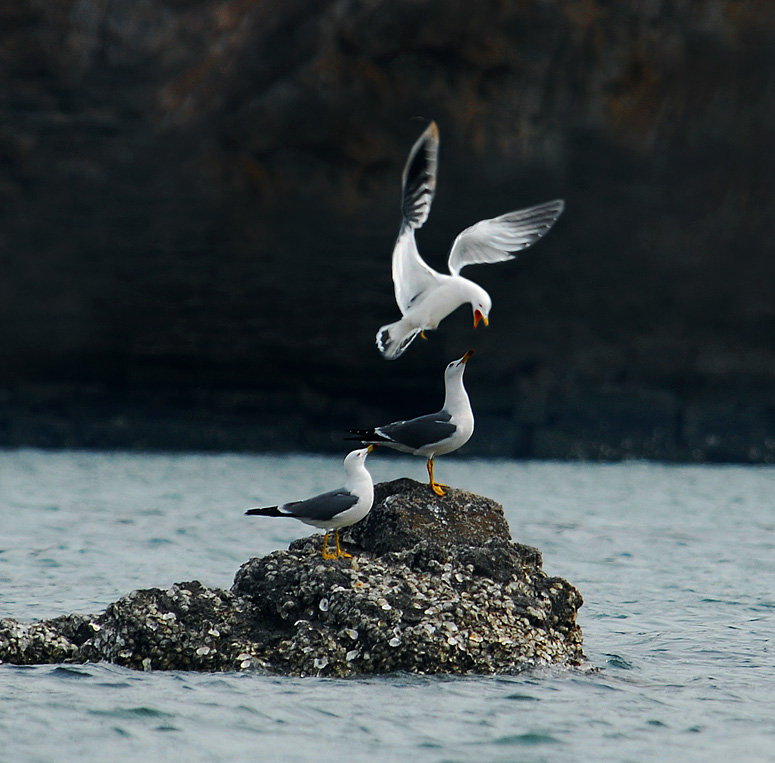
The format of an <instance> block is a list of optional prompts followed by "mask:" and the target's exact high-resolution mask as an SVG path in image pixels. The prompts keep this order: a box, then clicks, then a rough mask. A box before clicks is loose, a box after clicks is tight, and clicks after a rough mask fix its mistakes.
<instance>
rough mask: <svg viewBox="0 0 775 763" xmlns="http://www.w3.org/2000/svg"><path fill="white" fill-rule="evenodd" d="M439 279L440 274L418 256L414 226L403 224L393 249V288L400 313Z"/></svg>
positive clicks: (434, 285)
mask: <svg viewBox="0 0 775 763" xmlns="http://www.w3.org/2000/svg"><path fill="white" fill-rule="evenodd" d="M440 280H441V276H440V274H439V273H437V272H436V271H435V270H434V269H433V268H430V267H428V265H426V264H425V261H424V260H423V259H422V257H420V253H419V252H418V251H417V243H416V242H415V240H414V228H410V227H409V226H408V225H404V227H403V228H401V233H400V234H399V235H398V240H397V241H396V245H395V248H394V249H393V288H394V290H395V293H396V303H397V304H398V309H399V310H400V311H401V314H402V315H406V311H407V310H408V309H409V308H410V307H411V306H412V305H413V304H414V303H415V302H416V301H417V300H418V299H419V298H420V297H422V296H423V294H425V293H426V292H427V291H430V290H431V289H433V288H435V287H436V285H437V284H438V282H439V281H440Z"/></svg>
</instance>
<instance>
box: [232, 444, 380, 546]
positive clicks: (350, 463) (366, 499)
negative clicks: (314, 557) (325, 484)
mask: <svg viewBox="0 0 775 763" xmlns="http://www.w3.org/2000/svg"><path fill="white" fill-rule="evenodd" d="M372 450H374V446H372V445H369V447H368V448H362V449H361V450H353V451H352V452H350V453H348V454H347V456H345V459H344V470H345V472H347V480H346V481H345V483H344V487H341V488H339V489H338V490H331V491H330V492H328V493H323V494H321V495H316V496H314V497H313V498H307V500H306V501H292V502H291V503H284V504H283V505H282V506H269V507H267V508H265V509H249V510H248V511H246V512H245V514H251V515H258V516H263V517H293V518H294V519H299V520H301V521H302V522H304V524H305V525H312V526H313V527H319V528H321V529H323V530H325V531H326V534H325V537H324V538H323V558H324V559H336V558H337V557H339V556H345V557H348V558H351V557H352V554H348V553H347V552H346V551H342V549H341V548H340V546H339V528H340V527H349V526H350V525H354V524H355V523H356V522H360V521H361V520H362V519H363V518H364V517H365V516H366V515H367V514H368V513H369V511H371V505H372V503H374V483H373V482H372V480H371V474H369V472H368V470H367V469H366V456H368V455H369V453H371V451H372ZM331 530H333V531H334V538H335V539H336V553H335V554H334V553H331V554H329V553H328V536H329V535H330V533H331Z"/></svg>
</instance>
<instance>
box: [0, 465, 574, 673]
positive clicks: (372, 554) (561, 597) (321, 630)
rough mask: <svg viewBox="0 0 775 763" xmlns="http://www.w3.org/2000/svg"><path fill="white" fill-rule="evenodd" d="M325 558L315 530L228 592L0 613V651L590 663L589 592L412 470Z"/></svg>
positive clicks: (507, 667)
mask: <svg viewBox="0 0 775 763" xmlns="http://www.w3.org/2000/svg"><path fill="white" fill-rule="evenodd" d="M375 492H376V495H377V501H376V504H375V506H374V508H373V509H372V512H371V514H370V515H369V517H367V519H366V520H364V521H363V522H362V523H360V524H359V525H356V526H355V527H353V528H352V529H351V531H350V533H349V534H347V535H346V544H350V549H351V551H352V552H353V554H354V556H353V558H352V559H347V558H341V559H337V560H334V561H324V560H323V559H322V557H321V553H320V549H321V541H322V536H319V535H314V536H311V537H308V538H303V539H300V540H297V541H294V542H293V543H292V544H291V546H290V548H289V549H288V550H287V551H275V552H273V553H271V554H269V555H268V556H266V557H263V558H261V559H251V560H250V561H248V562H246V563H245V564H244V565H243V566H242V567H241V568H240V569H239V570H238V572H237V574H236V576H235V580H234V585H233V586H232V589H231V591H223V590H219V589H211V588H207V587H206V586H203V585H202V584H201V583H199V582H198V581H193V582H188V583H179V584H176V585H173V586H171V587H170V588H169V589H167V590H161V589H158V588H152V589H148V590H143V591H134V592H132V593H130V594H129V595H127V596H125V597H123V598H122V599H120V600H119V601H117V602H115V603H114V604H111V605H110V606H109V607H108V608H107V609H106V610H105V612H103V613H102V614H100V615H96V616H91V617H89V616H84V615H69V616H66V617H61V618H57V619H55V620H49V621H44V622H42V623H34V624H22V623H17V622H16V621H13V620H3V621H0V660H3V661H6V662H12V663H16V664H32V663H43V662H92V661H98V660H107V661H109V662H113V663H116V664H118V665H124V666H126V667H130V668H135V669H144V670H150V669H165V670H200V671H224V670H244V669H248V668H252V669H259V670H265V671H267V672H272V673H282V674H291V675H326V676H351V675H363V674H379V673H389V672H395V671H408V672H415V673H498V672H516V671H520V670H523V669H525V668H528V667H531V666H534V665H538V664H558V665H567V666H578V665H581V664H582V663H583V661H584V655H583V651H582V636H581V629H580V628H579V626H578V625H577V623H576V612H577V611H578V609H579V607H580V606H581V604H582V599H581V595H580V594H579V592H578V591H577V590H576V589H575V588H574V587H573V586H572V585H570V584H569V583H568V582H567V581H565V580H562V579H560V578H550V577H548V576H547V575H546V574H545V573H544V572H543V570H542V568H541V554H540V552H539V551H538V550H537V549H534V548H531V547H529V546H523V545H520V544H518V543H514V542H513V541H511V539H510V535H509V531H508V526H507V524H506V521H505V519H504V517H503V509H502V508H501V507H500V506H499V505H498V504H497V503H495V502H493V501H491V500H490V499H487V498H483V497H481V496H477V495H474V494H472V493H467V492H465V491H462V490H455V489H449V490H448V492H447V495H446V496H445V497H443V498H439V497H438V496H436V495H434V494H433V493H432V492H431V491H430V490H429V489H428V487H427V485H421V484H419V483H417V482H414V481H412V480H396V481H394V482H390V483H382V484H380V485H377V486H376V491H375Z"/></svg>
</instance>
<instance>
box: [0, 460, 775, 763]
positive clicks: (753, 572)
mask: <svg viewBox="0 0 775 763" xmlns="http://www.w3.org/2000/svg"><path fill="white" fill-rule="evenodd" d="M369 468H370V469H371V471H372V473H373V475H374V477H375V480H376V481H382V480H388V479H394V478H397V477H401V476H410V477H414V478H416V479H423V477H424V473H425V472H424V464H423V462H422V460H421V459H412V458H409V457H401V456H398V455H395V454H390V453H388V454H383V453H381V452H377V453H375V454H373V455H372V456H371V457H370V458H369ZM436 471H437V479H439V480H441V481H443V482H448V483H450V484H452V485H455V486H457V487H461V488H465V489H467V490H471V491H473V492H476V493H480V494H483V495H487V496H489V497H491V498H494V499H495V500H497V501H499V502H500V503H502V504H503V506H504V508H505V511H506V517H507V519H508V521H509V525H510V527H511V531H512V535H513V536H514V538H515V539H516V540H518V541H520V542H522V543H527V544H530V545H534V546H537V547H538V548H539V549H541V551H542V552H543V558H544V569H545V571H546V572H547V574H549V575H559V576H562V577H565V578H567V579H568V580H569V581H570V582H572V583H573V584H574V585H576V586H577V587H578V588H579V590H580V591H581V593H582V595H583V597H584V602H585V603H584V606H583V607H582V609H581V610H580V613H579V622H580V624H581V626H582V629H583V631H584V645H585V651H586V654H587V656H588V658H589V662H590V668H591V669H586V670H570V669H561V668H541V669H537V670H534V671H531V672H527V673H523V674H521V675H517V676H463V677H459V676H415V675H405V674H399V675H389V676H380V677H368V678H360V679H346V680H337V679H329V678H321V677H310V678H286V677H277V676H265V675H257V674H254V673H239V674H238V673H226V674H197V673H182V672H173V673H166V672H148V673H142V672H134V671H131V670H127V669H124V668H119V667H116V666H114V665H108V664H96V665H67V666H64V665H60V666H57V665H40V666H32V667H18V666H12V665H0V760H2V761H71V760H72V761H78V762H79V763H89V762H90V761H139V760H142V761H167V760H176V761H253V760H257V761H258V760H266V761H272V760H284V761H304V760H315V761H329V760H330V761H334V760H336V761H343V760H368V761H407V760H411V761H415V760H417V761H558V760H568V761H682V763H685V762H686V761H725V762H727V761H731V760H735V761H737V760H740V761H773V760H775V654H773V634H775V468H772V467H747V466H669V465H660V464H651V463H621V464H589V463H543V462H542V463H535V462H527V463H523V462H513V461H490V460H462V459H459V460H456V459H453V458H442V459H439V460H438V461H437V464H436ZM342 474H343V472H342V468H341V459H340V458H334V457H328V456H311V455H282V456H280V455H278V456H254V455H232V454H226V455H146V454H142V455H138V454H131V453H98V452H81V451H67V452H44V451H36V450H21V451H0V618H2V617H14V618H17V619H19V620H22V621H32V620H40V619H44V618H50V617H55V616H57V615H60V614H64V613H69V612H82V613H96V612H99V611H101V610H102V609H104V608H105V606H106V605H107V604H109V603H110V602H111V601H114V600H116V599H118V598H119V597H121V596H122V595H124V594H126V593H128V592H129V591H131V590H133V589H136V588H148V587H153V586H159V587H167V586H169V585H170V584H171V583H174V582H179V581H187V580H200V581H201V582H202V583H203V584H205V585H208V586H220V587H224V588H228V587H229V586H230V585H231V582H232V579H233V576H234V573H235V572H236V570H237V568H238V567H239V565H240V564H241V563H242V562H244V561H245V560H247V559H248V558H249V557H251V556H258V555H263V554H266V553H268V552H270V551H272V550H274V549H278V548H284V547H286V546H287V544H288V543H289V542H290V541H291V540H293V539H294V538H296V537H299V536H300V535H304V534H308V533H309V532H310V528H308V527H306V526H304V525H301V524H299V523H298V522H295V521H294V520H290V519H288V520H286V519H281V520H277V519H270V518H263V517H245V516H244V515H243V512H244V510H245V509H246V508H249V507H251V506H258V505H269V504H274V503H277V502H282V501H285V500H291V499H296V498H303V497H306V496H308V495H311V494H313V493H316V492H321V491H324V490H327V489H330V488H334V487H338V486H339V485H340V484H341V482H342Z"/></svg>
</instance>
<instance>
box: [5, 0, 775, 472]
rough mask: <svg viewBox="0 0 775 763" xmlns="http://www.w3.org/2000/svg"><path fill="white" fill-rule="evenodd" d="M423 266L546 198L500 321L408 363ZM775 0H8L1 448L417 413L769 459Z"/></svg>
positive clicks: (678, 451) (514, 443) (299, 437)
mask: <svg viewBox="0 0 775 763" xmlns="http://www.w3.org/2000/svg"><path fill="white" fill-rule="evenodd" d="M415 116H418V117H424V118H434V119H436V120H437V121H438V123H439V127H440V130H441V152H440V169H439V189H438V194H437V196H436V200H435V203H434V207H433V210H432V214H431V217H430V219H429V221H428V223H427V224H426V226H425V228H424V229H423V230H422V232H421V236H420V246H421V248H422V250H423V251H424V253H425V256H426V258H427V259H428V261H429V262H430V263H431V264H433V265H434V266H436V267H439V268H441V267H443V264H444V262H445V259H446V252H447V249H448V247H449V245H450V243H451V241H452V239H453V238H454V236H455V235H456V234H457V233H458V232H459V231H460V230H461V229H462V228H463V227H465V226H467V225H469V224H471V223H473V222H475V221H476V220H478V219H480V218H482V217H491V216H494V215H496V214H500V213H502V212H505V211H507V210H510V209H514V208H518V207H521V206H528V205H531V204H534V203H538V202H541V201H546V200H549V199H552V198H557V197H561V198H564V199H565V200H566V202H567V207H566V212H565V213H564V215H563V216H562V217H561V219H560V221H559V222H558V224H557V225H556V227H555V228H554V230H553V231H552V232H551V233H550V234H549V235H548V236H547V237H546V239H544V240H543V241H541V242H539V243H538V244H537V245H536V246H535V247H534V248H532V249H530V250H527V251H526V252H525V253H524V254H522V255H521V256H520V257H519V259H518V260H517V261H516V262H512V263H507V264H502V265H495V266H488V267H478V268H476V269H474V268H471V270H470V272H467V273H466V274H467V275H468V276H469V277H471V278H474V279H475V280H477V281H478V282H479V283H481V284H482V285H483V286H484V287H485V288H487V289H488V290H489V291H490V293H491V294H492V296H493V302H494V308H493V312H492V315H491V319H492V320H491V323H490V327H489V328H488V329H485V330H481V329H480V330H478V331H477V332H476V334H474V333H473V332H472V328H471V318H470V315H469V314H468V312H466V311H464V310H461V311H459V313H456V314H455V315H453V316H451V317H450V318H449V319H447V321H445V323H444V324H443V325H442V327H441V328H440V330H439V331H437V332H435V333H434V334H432V335H431V336H430V339H429V341H428V342H425V343H422V344H421V346H420V343H419V342H418V343H415V344H416V346H414V345H413V346H412V347H411V348H410V350H409V351H408V352H407V354H406V355H405V356H404V357H403V358H401V359H399V360H398V361H395V362H393V363H387V362H385V361H384V360H382V359H381V358H380V357H379V355H378V353H377V351H376V348H375V347H374V341H373V340H374V334H375V332H376V329H377V328H378V327H379V326H380V325H381V324H383V323H386V322H388V321H392V320H394V319H395V318H396V317H397V309H396V306H395V303H394V300H393V294H392V283H391V280H390V254H391V250H392V245H393V242H394V239H395V236H396V234H397V231H398V224H399V219H400V214H399V199H400V173H401V169H402V167H403V163H404V161H405V159H406V155H407V152H408V150H409V148H410V147H411V145H412V143H413V141H414V140H415V139H416V137H417V136H418V135H419V134H420V132H422V129H423V127H424V124H425V123H424V122H423V121H419V120H415V119H412V117H415ZM773 138H775V6H773V5H772V3H771V2H770V0H705V1H703V0H700V1H697V0H693V1H690V0H673V1H672V2H670V1H668V0H644V1H643V2H637V3H612V2H606V1H604V0H568V1H567V2H560V1H559V0H521V1H517V0H482V1H481V2H477V3H470V2H464V1H463V0H460V1H457V0H450V1H449V2H432V1H430V0H390V1H388V0H360V1H358V0H328V1H326V0H316V1H315V2H313V1H312V0H282V1H280V0H59V1H58V2H55V3H52V2H49V1H44V0H5V1H4V2H3V3H2V5H0V273H1V275H0V390H1V391H0V444H5V445H20V444H34V445H44V446H46V445H51V446H60V445H78V446H83V445H85V446H120V447H164V448H170V447H172V448H178V447H182V448H185V447H201V448H226V447H228V448H251V449H270V448H285V447H289V448H305V449H310V448H311V449H325V450H334V451H339V452H342V451H343V449H344V446H343V443H342V442H341V440H340V432H341V430H343V429H344V428H346V427H352V426H368V425H373V424H375V423H384V422H385V420H389V419H393V418H397V417H408V416H413V415H417V414H420V413H426V412H428V411H430V410H433V409H435V408H436V407H438V406H439V405H440V403H441V399H442V395H443V388H442V370H443V367H444V365H445V364H446V363H447V362H448V361H449V360H452V359H454V358H456V357H459V356H460V355H462V353H463V352H464V351H465V350H467V349H469V347H475V348H476V350H477V354H476V356H475V358H474V360H473V361H472V362H471V364H470V368H469V370H468V372H467V376H466V381H467V384H468V387H469V391H470V393H471V397H472V401H473V404H474V409H475V412H476V413H477V431H476V433H475V434H474V437H473V438H472V440H471V442H470V443H469V445H467V446H466V451H465V452H466V453H468V454H469V455H470V454H500V455H508V456H539V457H568V456H569V457H604V458H618V457H623V456H629V455H634V456H646V457H657V458H688V459H698V460H702V459H710V460H743V461H772V460H773V458H775V384H774V382H775V258H773V233H774V231H773V227H774V225H773V220H775V195H774V194H773V188H774V187H775V183H774V182H773V177H775V151H774V150H773V147H774V145H775V142H774V141H773Z"/></svg>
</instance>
